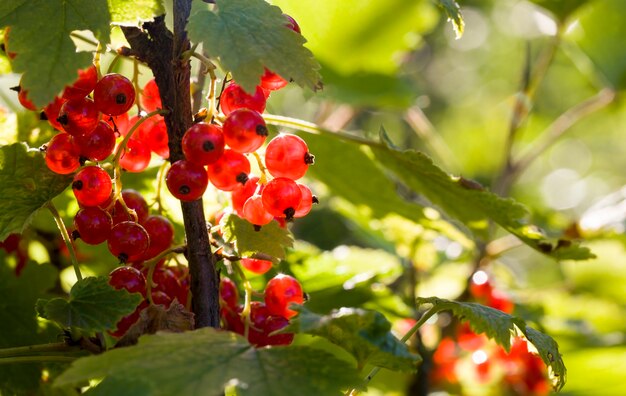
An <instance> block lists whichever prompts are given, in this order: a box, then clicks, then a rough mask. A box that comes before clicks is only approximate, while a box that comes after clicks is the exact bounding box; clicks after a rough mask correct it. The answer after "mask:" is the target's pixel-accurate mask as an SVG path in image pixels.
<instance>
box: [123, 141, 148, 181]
mask: <svg viewBox="0 0 626 396" xmlns="http://www.w3.org/2000/svg"><path fill="white" fill-rule="evenodd" d="M133 136H134V135H133ZM149 164H150V149H149V148H148V146H147V145H145V144H144V143H143V142H141V141H140V140H137V139H135V138H132V137H131V138H130V139H129V140H128V142H127V144H126V148H125V149H124V154H122V157H121V158H120V166H121V167H122V168H123V169H125V170H127V171H128V172H132V173H138V172H143V171H144V170H145V169H146V168H147V167H148V165H149Z"/></svg>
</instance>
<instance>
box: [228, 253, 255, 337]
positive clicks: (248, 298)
mask: <svg viewBox="0 0 626 396" xmlns="http://www.w3.org/2000/svg"><path fill="white" fill-rule="evenodd" d="M231 265H232V266H233V268H234V269H235V272H236V273H237V275H238V276H239V277H240V278H241V280H242V282H243V290H244V303H243V310H242V311H241V316H242V317H243V318H244V332H243V336H244V337H245V338H246V339H247V338H248V332H249V331H250V303H251V302H252V293H253V292H254V290H253V289H252V285H251V284H250V281H249V280H248V278H247V277H246V274H245V273H244V272H243V269H242V268H241V264H240V262H239V261H231Z"/></svg>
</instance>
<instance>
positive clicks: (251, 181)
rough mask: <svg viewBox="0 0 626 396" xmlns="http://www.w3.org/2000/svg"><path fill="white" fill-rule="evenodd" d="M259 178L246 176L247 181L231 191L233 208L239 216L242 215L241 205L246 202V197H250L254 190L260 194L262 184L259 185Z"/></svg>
mask: <svg viewBox="0 0 626 396" xmlns="http://www.w3.org/2000/svg"><path fill="white" fill-rule="evenodd" d="M258 183H259V178H258V177H256V176H250V177H248V181H246V184H244V185H243V186H240V187H237V188H236V189H235V190H233V192H232V193H231V198H232V201H233V210H234V211H235V213H237V214H238V215H239V216H240V217H243V205H244V204H245V203H246V201H247V200H248V198H250V197H251V196H252V195H253V194H254V193H255V192H256V193H257V194H261V192H262V191H263V186H259V184H258ZM257 189H258V191H257Z"/></svg>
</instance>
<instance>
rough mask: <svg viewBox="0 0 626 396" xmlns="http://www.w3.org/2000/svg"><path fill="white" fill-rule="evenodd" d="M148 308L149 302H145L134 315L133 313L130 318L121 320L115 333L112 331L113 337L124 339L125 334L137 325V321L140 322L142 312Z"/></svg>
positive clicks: (126, 317)
mask: <svg viewBox="0 0 626 396" xmlns="http://www.w3.org/2000/svg"><path fill="white" fill-rule="evenodd" d="M147 307H148V302H147V301H146V300H143V301H142V302H141V304H139V306H137V308H135V310H134V311H133V313H131V314H130V315H128V316H124V317H123V318H122V319H120V321H119V322H117V328H116V329H115V331H111V332H109V333H110V334H111V335H112V336H113V337H117V338H119V337H122V336H123V335H124V334H126V332H127V331H128V329H130V327H131V326H132V325H134V324H135V323H137V321H138V320H139V316H140V315H141V311H143V310H144V309H146V308H147Z"/></svg>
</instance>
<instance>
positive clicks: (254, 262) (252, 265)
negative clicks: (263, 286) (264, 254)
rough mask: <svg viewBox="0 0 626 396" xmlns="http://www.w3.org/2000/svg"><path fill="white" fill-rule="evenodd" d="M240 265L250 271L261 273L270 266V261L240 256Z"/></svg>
mask: <svg viewBox="0 0 626 396" xmlns="http://www.w3.org/2000/svg"><path fill="white" fill-rule="evenodd" d="M241 265H243V267H244V268H245V269H247V270H248V271H250V272H254V273H255V274H259V275H262V274H264V273H266V272H267V271H269V270H270V268H272V262H271V261H269V260H261V259H255V258H242V259H241Z"/></svg>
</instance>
